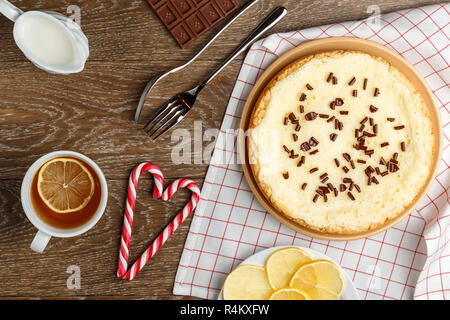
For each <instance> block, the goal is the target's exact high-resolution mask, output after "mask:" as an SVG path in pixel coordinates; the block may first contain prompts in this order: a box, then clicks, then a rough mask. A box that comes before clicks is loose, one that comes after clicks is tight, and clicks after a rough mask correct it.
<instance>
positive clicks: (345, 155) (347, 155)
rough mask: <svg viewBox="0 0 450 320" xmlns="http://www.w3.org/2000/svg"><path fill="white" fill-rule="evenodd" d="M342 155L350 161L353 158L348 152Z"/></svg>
mask: <svg viewBox="0 0 450 320" xmlns="http://www.w3.org/2000/svg"><path fill="white" fill-rule="evenodd" d="M342 156H343V157H344V159H345V160H347V161H350V159H351V158H352V157H351V156H350V155H349V154H348V153H343V154H342Z"/></svg>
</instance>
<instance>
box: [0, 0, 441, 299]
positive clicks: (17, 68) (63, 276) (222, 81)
mask: <svg viewBox="0 0 450 320" xmlns="http://www.w3.org/2000/svg"><path fill="white" fill-rule="evenodd" d="M11 2H12V3H14V4H15V5H17V6H20V8H21V9H23V10H24V11H27V10H54V11H58V12H60V13H65V14H67V9H68V7H69V6H70V5H77V6H78V7H79V8H80V12H81V26H82V28H83V30H84V32H85V34H86V35H87V37H88V38H89V44H90V50H91V51H90V57H89V60H88V62H87V64H86V68H85V70H84V71H83V72H81V73H79V74H76V75H70V76H60V75H52V74H48V73H45V72H44V71H41V70H39V69H37V68H36V67H34V66H33V65H32V64H31V63H30V62H28V61H27V60H26V59H25V58H24V56H23V54H22V53H21V52H20V50H19V49H18V48H17V47H16V45H15V43H14V40H13V36H12V28H13V24H12V22H11V21H9V20H7V19H6V18H4V17H3V16H0V70H1V73H0V299H1V298H113V299H114V298H132V299H180V298H183V297H180V296H174V295H172V287H173V281H174V278H175V273H176V270H177V266H178V261H179V258H180V256H181V253H182V249H183V246H184V241H185V239H186V235H187V232H188V230H189V225H190V222H191V219H190V218H189V219H187V221H185V222H184V224H183V225H182V226H181V227H180V228H179V229H178V230H177V231H176V233H175V234H174V235H173V236H172V237H171V238H170V239H169V240H168V241H167V242H166V244H165V245H164V247H163V248H162V249H161V250H160V251H159V252H158V253H157V254H156V256H155V257H154V258H153V259H152V260H151V261H150V263H149V264H148V265H147V266H146V267H145V268H144V269H143V270H142V271H141V272H140V273H139V275H138V276H137V278H136V279H135V280H133V281H125V280H120V279H118V278H117V277H116V268H117V259H118V248H119V239H120V234H121V229H122V218H123V209H124V204H125V196H126V192H127V182H128V176H129V174H130V171H131V170H132V168H133V167H134V166H135V165H136V164H138V163H139V162H142V161H151V162H154V163H156V164H157V165H158V166H160V168H161V169H162V170H163V172H164V174H165V178H166V181H173V180H174V179H176V178H180V177H189V178H192V179H193V180H195V181H196V182H197V183H198V184H199V186H200V187H201V185H202V182H203V179H204V176H205V174H206V170H207V167H208V164H207V163H206V162H207V161H206V162H205V161H204V162H203V163H201V164H199V163H193V161H192V164H183V165H177V164H174V163H173V161H172V160H171V159H172V158H171V153H172V148H173V147H174V146H176V145H178V144H179V141H172V140H171V135H170V134H167V135H165V137H164V138H162V139H160V140H159V141H158V142H156V143H155V142H152V141H151V140H150V139H149V138H147V137H146V136H145V135H144V133H143V131H142V130H141V127H142V124H139V125H136V124H135V123H134V121H133V118H134V112H135V108H136V105H137V102H138V100H139V96H140V93H141V91H142V89H143V88H144V86H145V84H146V81H148V80H149V79H150V78H151V77H152V76H153V75H154V74H155V73H156V72H158V71H161V70H164V69H168V68H172V67H175V66H178V65H180V64H182V63H183V62H184V61H186V60H187V59H189V58H190V57H191V56H193V55H194V54H195V53H196V52H197V51H198V50H199V49H200V48H201V47H202V46H203V45H204V44H205V43H206V42H207V41H208V40H209V38H210V37H212V35H213V34H214V30H213V31H210V32H208V33H206V34H204V35H203V36H202V37H201V38H199V39H197V40H196V41H195V42H193V43H192V44H191V45H190V46H189V47H188V48H186V49H183V50H182V49H180V48H179V47H178V46H177V44H176V43H175V41H174V40H173V39H172V38H171V37H170V36H169V34H168V32H167V31H166V29H165V27H164V26H163V25H162V23H161V22H160V21H159V19H158V18H157V17H156V15H155V14H154V13H153V11H152V10H151V8H150V6H149V5H148V4H147V3H146V2H145V0H115V1H102V0H89V1H87V0H85V1H82V0H72V1H64V0H46V1H43V0H20V1H19V0H11ZM245 2H246V0H237V3H238V4H239V5H242V4H244V3H245ZM438 2H440V1H439V0H438V1H433V0H428V1H424V0H421V1H417V0H402V1H398V0H384V1H383V0H370V1H362V0H361V1H360V0H343V1H333V0H315V1H300V0H289V1H281V0H261V1H260V3H259V4H257V5H256V6H255V7H254V8H252V9H251V10H250V11H251V12H247V13H246V14H245V15H244V16H243V17H241V18H240V19H239V20H238V21H237V22H235V23H234V24H233V25H232V26H231V27H230V28H229V29H228V30H227V31H226V32H225V33H224V34H223V35H221V36H220V38H219V39H218V40H217V41H216V42H215V43H214V44H213V45H212V46H211V47H210V48H209V49H208V50H207V51H206V52H205V53H204V54H203V55H202V56H200V57H199V59H198V60H197V61H196V62H195V63H193V64H192V66H190V67H189V68H187V69H185V70H183V71H181V72H179V73H178V74H176V75H174V76H170V77H169V78H167V79H166V80H164V81H163V82H162V83H161V84H160V85H158V86H157V87H156V88H155V89H154V91H152V95H151V97H149V99H148V102H147V104H146V108H145V110H144V112H143V114H142V119H145V118H148V116H149V115H150V114H151V113H152V112H154V111H155V110H156V108H157V107H158V106H159V105H160V104H162V103H163V102H164V101H165V100H166V99H168V98H170V97H171V96H172V95H173V94H175V93H176V92H178V91H180V90H182V89H187V88H190V87H192V86H193V85H195V84H196V83H197V82H198V81H200V80H201V79H202V78H203V77H205V76H206V75H207V74H208V73H209V72H211V71H212V70H213V69H214V67H215V66H217V65H218V64H219V63H220V61H222V60H223V59H224V58H225V57H226V56H227V55H228V54H229V53H230V52H231V51H232V50H233V49H234V48H235V47H236V46H237V45H238V44H239V43H240V42H241V41H242V40H243V39H244V38H245V37H246V35H247V32H249V31H250V30H251V29H252V28H253V27H254V26H256V25H257V24H258V22H259V21H260V20H261V19H262V18H263V17H264V16H265V15H266V14H267V13H268V12H270V11H271V9H272V8H273V7H275V6H276V5H284V6H285V7H286V8H287V9H288V15H287V16H286V17H285V18H284V19H283V20H282V21H281V22H280V23H279V24H278V25H277V26H275V27H274V28H273V29H272V30H271V31H270V32H286V31H290V30H295V29H302V28H307V27H312V26H317V25H324V24H329V23H334V22H340V21H346V20H357V19H363V18H366V17H368V16H369V13H368V12H367V9H368V7H369V6H371V5H379V7H380V10H381V13H386V12H391V11H395V10H400V9H404V8H411V7H417V6H422V5H426V4H432V3H438ZM67 15H70V13H69V14H67ZM222 25H223V24H219V25H218V26H216V28H215V30H217V29H218V28H220V27H221V26H222ZM242 30H245V31H246V32H242ZM243 57H244V55H241V56H240V57H239V58H237V59H235V61H233V62H232V63H231V64H230V65H229V66H228V67H227V68H226V69H225V70H224V71H223V72H222V73H221V74H220V75H219V76H218V77H217V78H216V79H214V80H213V81H212V82H211V83H210V84H209V85H208V86H207V87H206V88H205V89H204V90H203V91H202V93H201V94H200V96H199V98H198V102H197V104H196V108H195V109H194V110H193V111H192V112H191V113H190V114H189V116H188V117H187V118H186V119H185V120H184V121H183V122H182V123H180V124H179V125H178V128H184V129H187V130H188V132H190V133H191V134H192V133H193V127H194V121H196V120H197V121H198V120H201V121H202V127H203V130H206V129H211V128H219V127H220V124H221V120H222V117H223V114H224V112H225V108H226V105H227V103H228V99H229V96H230V94H231V91H232V88H233V85H234V82H235V80H236V77H237V75H238V72H239V69H240V66H241V63H242V59H243ZM210 143H211V142H210V141H205V142H204V145H205V146H206V145H208V144H210ZM56 150H73V151H77V152H80V153H83V154H85V155H87V156H88V157H90V158H91V159H93V160H94V161H96V162H97V164H98V165H99V166H100V167H101V168H102V170H103V172H104V173H105V175H106V179H107V181H108V188H109V199H108V205H107V209H106V212H105V214H104V216H103V217H102V219H101V220H100V221H99V223H98V224H97V225H96V226H95V227H94V228H93V229H92V230H90V231H89V232H87V233H85V234H84V235H82V236H78V237H75V238H70V239H61V238H52V239H51V240H50V243H49V245H48V246H47V248H46V250H45V252H44V253H43V254H37V253H34V252H32V251H31V250H30V248H29V246H30V243H31V241H32V239H33V237H34V234H35V233H36V229H35V228H34V227H33V226H32V225H31V223H30V222H29V221H28V220H27V219H26V217H25V214H24V212H23V209H22V206H21V203H20V186H21V182H22V178H23V177H24V174H25V172H26V170H27V168H28V167H29V166H30V165H31V164H32V163H33V162H34V161H35V160H36V159H37V158H39V157H40V156H42V155H44V154H46V153H48V152H51V151H56ZM192 150H193V151H192V159H194V158H196V157H199V156H200V154H199V151H195V152H194V148H193V147H192ZM138 189H139V190H138V199H137V204H136V214H135V219H134V226H133V227H134V229H133V236H132V240H131V254H130V261H134V260H135V259H136V258H137V257H139V256H140V254H141V253H142V251H143V250H145V248H146V247H147V246H148V245H149V243H150V242H151V240H152V239H153V237H155V236H156V235H157V234H159V232H161V231H162V229H163V227H164V226H165V224H167V223H168V222H169V221H170V220H171V218H172V217H173V216H174V215H175V214H176V213H177V212H178V211H179V210H180V209H181V208H182V207H183V206H184V204H185V202H186V201H187V199H188V198H189V193H188V192H187V191H183V192H180V194H177V195H176V196H175V197H174V199H173V200H172V201H170V202H165V203H162V202H161V201H154V200H152V199H151V197H150V192H151V180H150V177H149V176H147V175H145V176H143V177H142V179H141V180H140V182H139V188H138ZM73 265H75V266H78V267H79V268H80V272H81V287H80V288H79V289H69V288H68V287H67V280H68V278H69V276H70V274H69V273H68V272H67V270H68V268H69V267H70V266H73ZM185 298H188V297H185Z"/></svg>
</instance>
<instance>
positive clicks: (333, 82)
mask: <svg viewBox="0 0 450 320" xmlns="http://www.w3.org/2000/svg"><path fill="white" fill-rule="evenodd" d="M331 83H332V84H337V83H338V81H337V78H336V77H335V76H333V78H331Z"/></svg>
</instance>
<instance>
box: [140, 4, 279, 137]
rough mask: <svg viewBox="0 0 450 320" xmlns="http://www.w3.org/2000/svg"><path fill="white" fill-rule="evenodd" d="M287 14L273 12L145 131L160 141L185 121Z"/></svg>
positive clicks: (154, 119) (163, 111)
mask: <svg viewBox="0 0 450 320" xmlns="http://www.w3.org/2000/svg"><path fill="white" fill-rule="evenodd" d="M286 13H287V10H286V9H285V8H284V7H277V8H276V9H275V10H273V11H272V12H271V13H270V14H269V15H268V16H267V17H266V18H265V19H264V20H263V21H262V22H261V23H260V24H259V25H258V26H257V27H256V29H254V30H253V32H252V33H251V34H250V35H249V36H248V37H247V39H245V41H244V42H243V43H242V44H241V45H240V46H239V47H238V48H236V49H235V50H234V51H233V53H231V55H230V56H229V57H228V58H227V59H226V60H225V61H224V62H223V63H222V64H221V65H220V66H219V67H218V68H217V69H216V70H215V71H214V72H213V73H211V75H210V76H209V77H208V78H206V79H205V80H204V81H202V82H201V83H200V84H199V85H198V86H196V87H195V88H192V89H190V90H187V91H184V92H181V93H178V94H176V95H175V96H174V97H172V98H171V99H170V100H169V101H167V102H166V103H165V104H164V105H163V106H162V107H161V108H160V109H159V111H158V112H157V113H156V114H155V115H154V116H153V117H152V118H151V119H150V121H148V122H147V124H146V125H145V126H144V128H143V129H144V130H145V131H146V132H147V133H148V134H149V135H150V137H151V138H152V139H153V140H156V139H158V138H159V137H160V136H161V135H162V134H164V133H165V132H167V131H168V130H169V129H171V128H172V127H173V126H175V125H176V124H177V123H178V122H180V121H181V120H183V118H184V117H185V116H186V114H187V113H188V112H189V111H190V110H191V109H192V107H193V106H194V103H195V100H196V99H197V96H198V94H199V93H200V91H201V90H202V89H203V88H204V87H205V86H206V85H207V84H208V83H209V82H210V81H211V80H212V79H213V78H214V77H215V76H216V75H217V74H219V73H220V72H221V71H222V70H223V69H224V68H225V67H226V66H227V65H228V64H229V63H230V62H231V61H232V60H233V59H234V58H236V57H237V56H238V55H239V54H240V53H241V52H243V51H244V50H246V49H247V48H248V47H249V46H250V45H251V44H252V43H253V41H255V40H256V39H258V38H259V37H260V36H261V35H262V34H263V33H264V32H265V31H267V30H268V29H270V28H272V27H273V26H274V25H275V24H277V23H278V22H279V21H280V20H281V19H282V18H283V17H284V16H285V15H286Z"/></svg>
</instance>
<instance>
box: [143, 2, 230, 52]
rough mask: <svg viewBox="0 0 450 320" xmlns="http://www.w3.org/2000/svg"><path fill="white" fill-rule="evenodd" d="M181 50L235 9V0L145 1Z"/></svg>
mask: <svg viewBox="0 0 450 320" xmlns="http://www.w3.org/2000/svg"><path fill="white" fill-rule="evenodd" d="M147 1H148V3H149V4H150V6H151V7H152V8H153V10H154V11H155V12H156V14H157V15H158V17H159V19H160V20H161V21H162V23H163V24H164V25H165V26H166V28H167V29H168V30H169V32H170V33H171V34H172V36H173V37H174V38H175V40H176V41H177V43H178V44H179V45H180V47H181V48H185V47H186V46H187V45H189V44H190V43H191V42H193V41H194V40H195V39H196V38H198V37H199V36H200V35H202V34H203V33H205V32H207V31H208V30H210V29H211V28H212V27H214V26H215V25H216V24H217V23H219V22H220V21H221V20H223V19H224V18H225V17H226V16H228V15H230V14H231V13H232V12H233V11H234V10H235V9H236V8H237V4H236V2H235V0H147Z"/></svg>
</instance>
